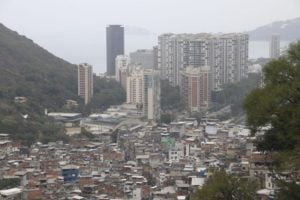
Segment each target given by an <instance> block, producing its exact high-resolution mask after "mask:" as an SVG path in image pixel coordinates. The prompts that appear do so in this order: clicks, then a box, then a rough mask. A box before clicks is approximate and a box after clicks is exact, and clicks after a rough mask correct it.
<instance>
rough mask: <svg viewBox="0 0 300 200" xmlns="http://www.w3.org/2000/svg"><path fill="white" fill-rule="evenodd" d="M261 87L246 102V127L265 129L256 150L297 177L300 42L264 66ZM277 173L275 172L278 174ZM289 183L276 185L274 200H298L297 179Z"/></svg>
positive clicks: (299, 119)
mask: <svg viewBox="0 0 300 200" xmlns="http://www.w3.org/2000/svg"><path fill="white" fill-rule="evenodd" d="M263 75H264V87H263V88H259V89H256V90H254V91H253V92H251V93H250V95H249V96H248V97H247V98H246V100H245V102H244V107H245V110H246V113H247V124H248V125H249V127H250V128H251V130H252V132H253V133H256V132H257V131H258V130H260V129H262V128H265V133H264V135H263V136H259V137H258V139H257V141H256V147H257V149H258V150H260V151H266V152H270V153H272V154H273V155H274V158H275V161H276V162H275V164H276V165H275V167H276V168H275V169H276V170H278V171H285V172H289V173H290V174H297V173H299V170H300V156H299V155H300V41H298V42H297V43H294V44H291V45H290V47H289V49H288V51H287V53H286V55H284V56H282V57H280V58H279V59H275V60H272V61H271V62H269V63H267V64H266V66H265V67H264V70H263ZM278 171H277V172H278ZM290 179H291V182H286V181H283V180H279V181H278V186H279V190H278V192H277V193H276V198H277V199H282V200H285V199H291V200H293V199H295V200H296V199H299V197H300V194H299V191H300V185H299V184H297V181H298V182H299V180H297V176H291V177H290Z"/></svg>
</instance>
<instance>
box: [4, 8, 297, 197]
mask: <svg viewBox="0 0 300 200" xmlns="http://www.w3.org/2000/svg"><path fill="white" fill-rule="evenodd" d="M143 3H144V2H143ZM61 4H63V2H61ZM175 4H176V3H174V7H175ZM78 5H81V4H79V3H78ZM162 5H163V3H162ZM184 5H185V6H189V5H188V3H185V4H184ZM115 6H119V7H120V9H121V10H122V9H123V10H126V6H125V4H124V5H123V4H120V5H119V4H117V3H116V5H115ZM123 6H124V8H123ZM24 9H25V8H24ZM72 9H73V8H72ZM72 9H71V10H72ZM83 9H84V8H82V13H78V14H79V15H81V17H84V16H85V15H86V13H85V12H84V10H83ZM149 9H150V7H149ZM203 9H205V8H203ZM87 10H88V9H87ZM116 10H118V9H116ZM116 10H115V11H116ZM118 11H119V10H118ZM28 12H29V11H28ZM72 12H73V11H72ZM74 12H76V10H75V9H74ZM99 12H101V11H100V10H99ZM128 12H129V13H130V12H131V11H130V10H129V11H128ZM139 12H141V13H142V12H143V11H142V10H141V11H140V10H139ZM153 13H155V14H156V11H155V10H154V11H153ZM111 14H112V15H116V14H117V15H118V13H116V12H111ZM171 18H172V15H170V19H171ZM183 20H184V19H183ZM79 22H80V23H83V22H82V21H79ZM80 23H78V24H80ZM91 23H92V22H91ZM170 23H171V22H170ZM177 23H178V22H177ZM200 25H201V24H200ZM275 25H276V24H275ZM275 25H274V26H275ZM78 26H79V25H78ZM286 26H288V25H286ZM166 29H167V28H166ZM274 29H275V28H274ZM87 30H88V29H87ZM87 30H86V29H84V31H87ZM139 30H140V29H139ZM176 30H177V29H176ZM272 30H273V29H272ZM103 31H104V32H105V31H106V64H105V65H104V64H103V66H102V64H101V66H102V68H103V69H106V72H105V73H104V72H103V73H102V74H101V75H99V66H98V65H100V64H97V62H98V61H97V62H93V61H91V60H89V59H88V56H87V61H88V62H89V63H92V65H91V64H87V63H82V64H79V65H73V64H70V63H69V62H66V61H64V60H62V59H59V58H57V57H55V56H53V55H52V54H50V53H49V52H47V51H45V50H44V49H42V48H40V47H38V45H36V44H35V43H33V42H32V41H31V40H28V39H26V38H25V37H24V36H19V35H18V34H17V33H16V32H13V31H10V30H8V29H7V30H6V29H4V28H2V25H1V24H0V200H2V199H3V200H52V199H54V200H203V199H209V200H214V199H220V200H221V199H224V200H225V199H234V200H244V199H246V200H273V199H274V200H275V199H278V200H283V199H291V200H296V199H297V197H299V195H298V196H297V195H295V196H294V198H290V197H288V198H283V197H282V196H280V195H283V194H285V195H289V194H292V195H294V194H299V192H298V189H299V182H300V173H299V168H297V164H299V150H298V148H299V137H298V135H299V134H298V133H299V131H298V129H299V119H298V118H299V116H300V114H299V110H300V109H299V97H300V95H299V91H300V90H299V85H300V84H299V80H300V77H298V76H299V74H300V72H299V69H298V68H299V49H300V48H299V47H300V43H299V42H298V43H294V46H293V45H292V46H291V47H290V49H289V50H288V51H286V52H290V54H288V55H289V56H285V53H286V52H285V51H284V52H283V51H281V49H282V48H281V46H280V45H281V44H282V43H281V42H280V40H281V39H280V38H281V35H280V34H279V33H272V34H268V39H270V38H271V41H268V42H267V43H268V44H270V46H268V50H270V55H269V56H270V57H271V58H269V57H268V58H257V59H256V58H251V59H250V58H249V57H250V56H249V51H250V49H249V44H250V43H251V33H250V32H241V33H184V32H185V31H184V30H182V32H183V33H162V34H161V33H160V34H157V35H155V34H152V33H148V32H147V31H145V30H144V31H141V30H140V31H139V34H138V36H136V35H135V36H133V35H126V33H128V31H127V32H126V26H125V25H118V24H111V25H107V27H106V29H104V28H103ZM91 35H92V34H91ZM153 35H154V36H155V37H156V40H155V41H156V42H155V43H153V48H152V47H151V46H150V48H149V45H148V47H147V46H146V47H140V46H139V47H138V48H136V49H134V50H131V52H126V51H127V47H126V51H125V44H126V43H125V42H127V41H128V44H131V43H130V42H132V41H130V40H132V38H136V37H141V38H140V40H144V39H143V38H142V37H152V36H153ZM2 37H3V38H5V41H6V40H7V41H10V40H11V41H16V44H17V45H15V46H13V47H11V48H10V46H6V45H8V43H9V42H2V41H1V38H2ZM14 37H15V38H16V39H14ZM103 38H104V37H103ZM99 40H100V39H99ZM125 40H126V41H125ZM18 41H19V42H18ZM147 41H150V39H149V40H147ZM80 42H84V41H80ZM97 42H99V41H97ZM137 42H139V41H137ZM2 43H3V44H2ZM95 43H96V42H95ZM99 44H101V42H99ZM12 45H14V44H12ZM88 45H89V44H88ZM88 45H87V46H88ZM128 46H129V45H128ZM141 46H142V45H141ZM2 47H3V48H2ZM103 48H104V49H105V46H104V47H103ZM13 49H17V50H18V51H17V50H16V53H15V54H16V55H15V57H14V55H11V57H10V56H7V55H6V56H2V53H3V52H10V51H13ZM24 49H26V50H25V51H24ZM128 49H132V47H131V46H130V48H128ZM19 51H20V52H21V53H20V52H19ZM32 52H33V53H32ZM81 54H88V51H87V52H84V53H83V52H81ZM9 55H10V54H9ZM91 57H92V56H91ZM25 58H26V59H25ZM23 59H24V60H23ZM272 59H279V60H275V61H273V60H272ZM11 60H20V62H22V64H16V63H17V61H16V63H14V62H11ZM97 60H101V57H99V58H97ZM2 61H3V62H2ZM31 62H32V64H31ZM104 62H105V61H104ZM24 63H25V64H24ZM41 63H43V65H42V64H41ZM267 63H268V64H267ZM282 63H284V65H282ZM3 64H4V65H5V66H6V65H7V67H6V68H5V70H2V68H1V67H2V65H3ZM273 65H275V67H277V68H276V70H273V68H270V67H272V66H273ZM16 66H17V67H16ZM34 67H35V68H34ZM48 67H49V68H48ZM284 67H287V69H286V68H284ZM27 68H29V69H28V71H27ZM20 69H22V70H20ZM281 70H282V71H281ZM262 71H266V72H267V73H263V72H262ZM33 72H38V73H33ZM2 74H4V75H2ZM23 76H24V77H23ZM270 76H272V77H271V78H270ZM11 77H12V78H11ZM37 82H38V84H37ZM16 85H17V86H16ZM14 87H16V88H14ZM252 91H254V92H252ZM270 91H275V92H270ZM45 93H47V94H45ZM2 99H3V100H2ZM262 101H263V102H262ZM291 127H292V128H291ZM295 135H296V136H295ZM266 141H267V142H266ZM281 153H283V154H281ZM289 156H291V157H289ZM287 160H288V161H287ZM280 164H282V165H280ZM294 164H295V166H296V167H295V166H294ZM278 166H280V167H286V166H288V168H284V170H281V171H280V169H281V168H279V167H278ZM277 167H278V168H277ZM293 188H294V189H293ZM295 188H296V189H295ZM295 191H296V192H295ZM299 191H300V190H299ZM294 192H295V193H294ZM297 192H298V193H297ZM226 195H228V196H226ZM284 197H285V196H284Z"/></svg>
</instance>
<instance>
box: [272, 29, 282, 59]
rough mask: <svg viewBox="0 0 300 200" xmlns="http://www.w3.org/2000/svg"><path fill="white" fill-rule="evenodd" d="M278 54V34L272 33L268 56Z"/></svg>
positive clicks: (275, 56)
mask: <svg viewBox="0 0 300 200" xmlns="http://www.w3.org/2000/svg"><path fill="white" fill-rule="evenodd" d="M279 56H280V35H279V34H272V36H271V41H270V58H273V59H275V58H278V57H279Z"/></svg>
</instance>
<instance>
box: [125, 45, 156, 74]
mask: <svg viewBox="0 0 300 200" xmlns="http://www.w3.org/2000/svg"><path fill="white" fill-rule="evenodd" d="M129 56H130V62H131V63H133V64H138V65H141V66H142V67H144V68H146V69H153V68H154V54H153V50H152V49H139V50H137V51H135V52H132V53H130V55H129Z"/></svg>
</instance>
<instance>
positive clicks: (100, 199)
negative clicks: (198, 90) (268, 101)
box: [0, 108, 291, 200]
mask: <svg viewBox="0 0 300 200" xmlns="http://www.w3.org/2000/svg"><path fill="white" fill-rule="evenodd" d="M126 109H127V113H126V115H123V114H122V112H124V108H123V111H122V112H121V111H120V109H110V112H108V113H106V114H94V115H92V116H90V117H89V118H86V119H80V122H79V124H80V125H81V126H83V127H86V128H87V129H89V130H90V131H91V132H92V133H94V135H95V137H94V138H91V139H88V138H84V137H74V139H73V140H72V141H71V142H70V143H69V144H64V143H63V142H61V141H57V142H53V143H48V144H41V143H36V144H34V145H32V146H31V147H23V146H22V145H21V143H20V142H16V141H11V140H10V139H9V135H8V134H0V166H1V168H0V185H1V183H4V182H9V180H17V183H18V184H17V185H16V186H14V187H12V188H2V189H1V190H0V199H32V200H33V199H70V200H77V199H78V200H80V199H95V200H108V199H134V200H141V199H155V200H163V199H170V200H171V199H178V200H185V199H190V197H191V196H192V194H193V193H194V192H195V191H196V190H197V189H199V188H201V187H202V186H203V184H204V183H205V181H206V180H207V178H208V177H209V176H210V175H212V172H211V169H223V170H226V172H227V173H230V174H236V175H239V176H241V177H245V178H251V179H257V180H258V181H259V182H260V189H259V190H258V191H257V195H258V196H259V197H260V198H261V199H272V197H273V194H274V191H275V190H276V184H275V179H276V177H274V175H273V174H272V173H271V172H270V171H269V167H270V166H271V165H272V164H273V159H272V156H270V155H268V154H264V153H261V152H257V151H256V150H255V147H254V145H253V140H254V139H255V138H254V137H251V135H250V131H249V130H248V129H246V128H245V127H244V126H241V125H237V124H232V123H230V122H219V121H218V120H209V119H202V120H201V121H200V122H197V121H196V120H195V119H193V118H183V119H182V120H178V121H176V122H172V123H171V124H168V125H157V124H155V123H145V122H142V121H138V120H136V119H134V118H135V117H136V116H138V113H136V112H134V108H126ZM116 113H118V114H116ZM51 115H52V117H54V118H56V119H57V120H58V121H61V122H63V123H65V124H66V127H67V128H69V129H70V130H73V129H74V128H75V127H73V126H74V125H72V124H76V123H77V124H78V122H76V121H78V119H79V118H81V116H80V115H77V114H76V113H75V114H74V113H73V114H72V113H71V114H70V113H69V114H63V113H60V114H58V113H56V114H55V113H54V114H53V113H52V114H50V113H49V116H51ZM125 116H128V117H125ZM124 118H126V119H124ZM97 124H98V125H97ZM99 124H100V125H99ZM99 126H100V128H98V129H97V127H99ZM110 126H111V127H112V128H109V127H110ZM103 127H106V128H105V129H104V131H103ZM72 128H73V129H72ZM75 130H76V129H75ZM72 134H76V131H75V132H72ZM282 176H284V177H285V178H286V179H289V177H290V176H291V174H289V173H286V174H283V175H282Z"/></svg>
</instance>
